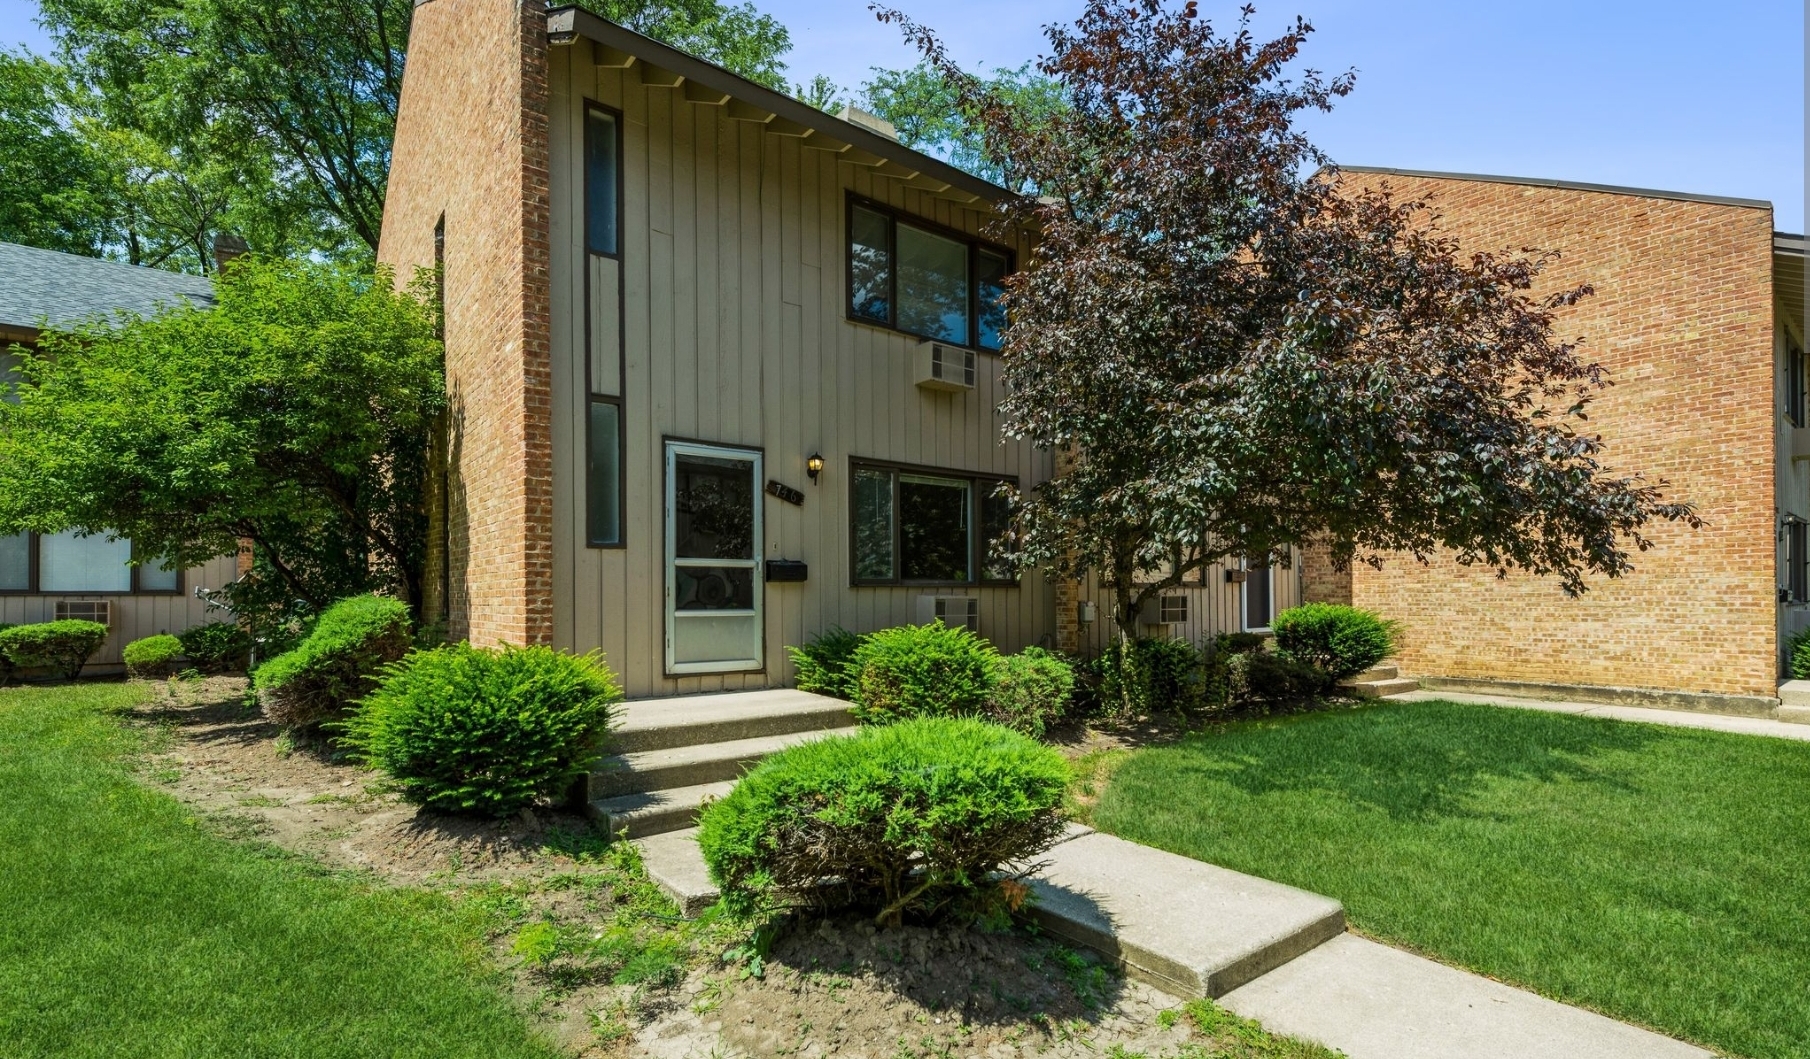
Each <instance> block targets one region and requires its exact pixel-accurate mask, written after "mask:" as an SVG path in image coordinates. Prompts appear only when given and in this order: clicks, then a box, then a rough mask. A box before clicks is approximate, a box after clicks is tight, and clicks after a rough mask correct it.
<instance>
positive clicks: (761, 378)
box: [551, 47, 1053, 696]
mask: <svg viewBox="0 0 1810 1059" xmlns="http://www.w3.org/2000/svg"><path fill="white" fill-rule="evenodd" d="M589 55H590V51H589V49H588V48H573V47H556V48H554V49H553V50H552V60H551V62H552V74H551V82H552V102H551V111H552V115H553V120H552V170H553V171H552V181H551V184H552V230H553V261H552V307H553V321H552V336H551V338H552V353H553V373H554V415H553V446H554V464H553V477H554V615H555V616H554V635H555V642H556V644H557V645H558V646H560V647H562V648H567V649H573V650H579V651H584V650H590V649H601V650H602V652H603V653H604V656H605V658H606V660H607V661H608V662H609V663H610V665H611V666H612V667H614V668H615V669H617V670H618V672H620V673H622V674H623V676H624V681H625V684H626V687H627V689H628V691H629V693H630V694H631V695H638V696H644V695H651V694H674V693H690V692H705V691H718V690H734V689H739V688H747V687H764V686H773V685H780V684H786V683H789V682H790V681H791V678H792V671H791V666H790V663H789V661H788V659H787V658H786V655H785V652H784V650H783V648H784V646H785V645H788V644H797V643H800V642H803V641H804V640H805V639H807V638H809V637H810V636H812V635H814V634H816V633H818V632H820V631H822V630H824V629H825V628H828V627H829V626H832V625H841V626H843V627H846V628H849V629H853V630H857V631H860V630H871V629H877V628H881V627H885V626H889V625H896V624H901V623H905V622H910V621H913V620H915V617H916V600H917V597H918V596H920V595H924V594H927V593H932V592H947V593H950V594H957V595H974V596H978V597H979V598H980V600H981V632H982V634H983V635H985V636H987V637H988V638H990V639H992V640H993V641H994V642H995V643H997V644H998V645H999V646H1000V647H1001V648H1002V649H1006V650H1015V649H1017V648H1019V647H1022V646H1024V645H1026V644H1033V643H1038V642H1040V641H1041V642H1045V643H1048V642H1050V639H1051V637H1052V635H1053V610H1052V595H1053V594H1052V591H1051V589H1050V586H1049V585H1047V584H1046V583H1045V582H1044V581H1043V579H1041V578H1038V577H1028V578H1026V579H1025V581H1024V583H1023V584H1022V585H1021V586H1019V587H975V588H965V589H926V588H910V587H899V588H894V587H884V588H866V587H864V588H853V587H850V584H849V580H850V557H849V551H850V543H849V517H848V501H849V473H850V472H849V461H850V459H852V458H866V459H873V460H880V461H889V462H895V463H902V464H913V465H921V466H924V467H934V468H942V469H947V470H952V471H966V472H972V473H977V474H994V475H1003V476H1008V477H1016V478H1017V479H1018V480H1019V481H1020V482H1021V483H1023V484H1027V485H1028V484H1030V483H1033V482H1036V481H1041V480H1043V479H1044V478H1047V477H1048V475H1049V473H1050V470H1051V460H1050V459H1049V458H1048V457H1047V456H1046V455H1044V454H1040V453H1037V452H1035V451H1034V450H1032V449H1031V448H1030V447H1029V446H1025V445H1003V444H1001V443H1000V441H999V431H998V422H997V418H996V416H995V414H994V411H993V409H994V407H995V405H996V404H997V402H998V400H999V397H1000V383H999V364H998V361H997V359H996V358H994V357H992V356H989V355H987V354H984V353H983V354H980V355H979V357H978V361H979V363H978V380H977V385H976V389H975V391H974V392H973V393H969V394H947V393H932V392H929V391H925V390H921V389H919V388H918V387H917V386H916V385H915V375H914V359H915V358H914V354H915V352H916V346H917V340H916V339H914V338H911V337H908V336H905V335H900V334H896V333H893V332H891V331H887V330H884V329H880V328H876V327H870V326H866V325H862V324H856V323H851V322H849V321H848V320H847V319H846V318H845V313H844V305H845V297H846V296H845V290H844V270H845V261H844V255H845V246H844V235H843V225H844V217H845V195H846V194H847V193H848V192H850V191H853V192H855V193H856V194H859V195H862V196H865V197H868V198H871V199H874V200H877V201H879V202H882V203H885V204H887V205H889V206H892V207H894V208H897V209H899V210H901V211H903V212H904V213H908V214H912V215H915V216H919V217H922V218H925V219H927V220H931V221H934V222H936V223H938V224H941V225H944V226H946V227H950V228H955V229H959V230H962V231H966V232H970V233H976V234H978V233H979V232H980V229H981V225H982V220H983V214H982V213H980V212H978V211H976V210H973V209H964V208H961V207H959V206H957V205H955V204H953V203H951V202H949V201H947V200H943V199H938V198H935V197H933V196H932V195H929V194H926V193H923V192H920V191H917V190H915V189H911V188H907V187H905V186H904V185H903V184H902V183H901V182H900V181H897V180H892V179H887V178H885V177H882V176H879V175H877V174H875V173H874V172H872V171H871V170H870V169H869V168H868V167H865V166H860V165H855V164H851V163H849V162H846V161H839V160H838V159H837V157H836V156H835V155H832V154H830V153H828V152H825V151H820V150H814V149H810V148H807V147H804V146H803V145H802V144H801V142H800V140H799V139H798V138H796V137H791V136H785V135H779V134H776V133H772V132H768V131H766V130H765V128H764V127H763V126H762V125H761V124H758V123H755V122H749V121H741V120H736V119H734V118H731V117H730V116H729V114H728V113H727V112H726V110H725V108H724V107H722V106H716V105H709V104H700V103H692V102H688V101H687V99H686V97H685V94H684V92H683V91H682V90H680V89H674V88H666V87H652V86H643V85H642V84H641V83H640V80H639V77H638V76H637V74H636V73H635V71H634V70H633V69H632V68H631V69H627V70H622V69H612V68H602V69H600V68H597V67H594V66H593V65H591V62H590V58H589ZM587 99H589V100H591V101H593V102H596V103H599V104H602V105H603V106H606V107H609V108H612V109H614V110H617V111H619V112H621V115H622V120H623V131H624V135H623V140H624V150H623V154H622V180H623V200H624V215H623V217H622V223H621V226H620V230H621V233H622V234H621V240H622V243H621V246H622V258H621V260H622V265H621V267H622V269H623V272H622V277H621V288H622V300H621V314H622V315H621V327H622V335H623V341H624V345H623V349H622V354H623V356H622V360H623V365H624V369H625V370H624V375H623V379H622V390H621V396H622V413H623V416H624V422H625V429H626V437H627V440H626V445H625V449H624V452H623V474H624V479H625V483H626V503H625V505H624V510H623V528H624V536H625V546H624V547H621V548H593V547H588V546H586V532H585V517H584V483H583V476H584V467H585V430H584V424H585V419H586V415H587V401H588V394H587V393H586V361H587V360H589V361H591V362H592V363H591V367H592V374H593V375H594V376H595V390H596V391H597V392H599V393H613V392H614V389H615V380H614V370H613V369H614V361H615V358H616V355H617V350H616V348H615V346H614V344H613V343H614V334H613V332H614V330H615V328H614V317H613V313H614V311H615V306H614V303H613V302H612V298H613V296H614V288H615V286H616V281H615V278H614V276H613V275H611V274H608V273H609V272H610V271H611V270H613V269H614V267H615V264H614V262H612V261H608V260H607V259H601V258H598V259H590V256H589V255H588V253H587V251H586V248H585V246H584V233H583V227H582V223H581V219H582V218H583V216H584V180H583V161H584V159H583V142H584V141H583V131H584V115H585V101H586V100H587ZM1016 249H1017V251H1018V252H1019V253H1020V254H1022V253H1023V251H1024V249H1025V248H1024V247H1022V246H1021V247H1018V248H1016ZM587 288H589V289H588V290H587ZM587 297H588V299H589V301H590V302H591V305H592V310H591V314H590V322H591V327H590V336H589V337H590V348H589V349H588V350H587V348H586V344H587V343H586V337H587V336H586V302H587ZM665 438H679V439H686V440H692V441H700V442H711V443H721V444H726V445H737V446H745V447H751V448H758V449H760V450H762V451H763V453H764V456H765V476H766V477H767V478H771V479H777V480H778V481H780V482H782V483H784V484H786V485H789V486H792V487H794V488H796V489H799V490H801V491H802V492H803V493H804V494H805V497H806V499H805V502H804V504H803V506H802V507H794V506H792V505H790V504H787V503H784V502H781V501H778V500H775V499H773V498H771V497H766V498H764V504H763V512H764V514H763V517H764V530H765V539H766V558H768V559H779V558H784V559H797V560H804V561H805V562H807V563H809V564H810V576H809V580H808V581H807V582H805V583H803V584H772V585H767V586H766V611H765V630H764V631H765V640H766V645H765V660H766V668H765V670H764V671H759V672H748V673H729V674H718V675H710V676H687V677H681V678H669V677H666V676H665V675H664V666H663V657H664V651H663V648H664V611H663V590H664V572H663V548H662V540H663V538H662V533H663V524H662V521H663V489H664V481H663V478H664V468H663V439H665ZM813 452H820V453H821V454H822V455H823V457H824V459H825V462H826V469H825V472H824V474H823V477H822V480H821V482H820V484H817V485H812V484H811V483H810V482H809V480H808V479H807V477H806V474H805V459H806V457H807V456H809V455H810V454H811V453H813Z"/></svg>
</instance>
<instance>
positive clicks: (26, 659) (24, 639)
mask: <svg viewBox="0 0 1810 1059" xmlns="http://www.w3.org/2000/svg"><path fill="white" fill-rule="evenodd" d="M106 642H107V627H106V626H105V625H102V624H101V623H100V622H98V621H76V620H74V619H66V620H64V621H47V622H43V623H41V624H38V625H15V626H13V627H12V628H10V629H7V630H6V631H4V632H0V655H5V656H6V659H7V661H9V662H11V663H12V665H13V667H14V668H15V669H49V670H52V671H54V672H56V673H57V674H58V675H60V676H63V677H66V678H68V679H70V680H74V679H75V678H76V677H79V676H81V675H82V667H83V666H85V665H87V664H88V659H90V658H92V657H94V652H96V651H98V650H100V649H101V644H103V643H106Z"/></svg>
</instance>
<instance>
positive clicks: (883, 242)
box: [848, 206, 892, 324]
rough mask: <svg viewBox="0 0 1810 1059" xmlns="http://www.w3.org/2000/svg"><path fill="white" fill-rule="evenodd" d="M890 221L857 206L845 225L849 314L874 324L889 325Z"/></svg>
mask: <svg viewBox="0 0 1810 1059" xmlns="http://www.w3.org/2000/svg"><path fill="white" fill-rule="evenodd" d="M891 226H892V222H891V221H890V220H888V219H887V218H886V216H885V215H884V214H879V213H875V212H874V211H872V210H864V209H862V208H861V207H859V206H856V207H854V209H853V210H851V211H850V215H849V225H848V311H849V313H850V315H853V316H859V317H861V318H863V319H866V320H873V321H874V322H876V323H882V324H889V323H891V322H892V237H891Z"/></svg>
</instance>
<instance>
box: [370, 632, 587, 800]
mask: <svg viewBox="0 0 1810 1059" xmlns="http://www.w3.org/2000/svg"><path fill="white" fill-rule="evenodd" d="M621 700H622V689H621V687H620V686H619V685H618V684H617V683H616V677H615V674H613V673H611V672H610V670H609V668H608V667H607V666H605V665H604V664H603V662H602V661H600V660H599V659H598V658H597V657H596V656H594V655H569V654H562V653H560V652H558V651H555V650H552V649H551V648H547V647H504V648H501V649H488V648H480V647H472V646H471V645H470V644H463V643H461V644H453V645H451V646H448V647H440V648H436V649H434V650H431V651H417V652H416V653H414V654H412V655H410V656H409V657H408V658H406V659H404V660H403V661H401V662H398V663H396V664H394V665H391V666H389V667H388V668H387V669H386V670H385V671H384V674H383V680H382V683H380V684H379V685H378V686H377V689H376V690H375V691H372V692H371V693H370V694H369V695H366V696H365V697H364V699H363V700H362V701H360V702H359V703H358V704H357V705H356V706H355V707H353V709H352V711H351V713H350V715H349V716H348V717H347V718H346V720H345V722H344V723H342V724H339V725H336V726H335V727H336V728H338V729H339V731H340V732H341V735H340V742H341V743H342V744H343V745H345V746H347V747H349V748H351V750H352V751H353V752H354V753H355V754H356V755H357V756H359V757H360V758H362V759H363V760H365V761H366V762H368V763H370V764H372V765H374V766H376V767H377V768H379V769H381V770H382V771H383V772H385V773H386V774H388V775H389V777H390V778H391V779H392V780H394V781H395V782H396V784H397V785H398V786H399V787H400V788H401V789H402V794H403V797H405V798H407V799H408V800H409V801H411V802H414V803H415V804H417V805H421V806H424V807H426V808H428V809H432V810H434V811H436V812H443V813H475V814H480V815H485V816H506V815H508V814H510V813H513V812H515V811H516V810H518V809H521V808H522V807H523V806H526V805H529V804H531V803H532V802H534V801H535V800H536V799H538V798H541V797H556V796H559V795H563V794H564V793H565V791H566V790H567V789H568V788H569V787H570V786H571V784H572V781H573V780H575V779H577V778H578V777H580V776H582V775H584V774H585V773H587V772H589V771H590V769H591V766H592V765H593V764H595V763H596V761H597V759H598V757H600V756H601V755H602V753H603V748H604V745H605V744H606V742H607V741H608V738H609V727H610V722H611V719H612V717H613V716H614V707H615V704H616V703H617V702H620V701H621Z"/></svg>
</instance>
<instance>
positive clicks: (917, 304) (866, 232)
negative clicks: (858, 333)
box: [848, 198, 1012, 349]
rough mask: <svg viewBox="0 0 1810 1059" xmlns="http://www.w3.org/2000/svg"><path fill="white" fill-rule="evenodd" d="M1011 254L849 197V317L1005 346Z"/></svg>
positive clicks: (908, 330) (928, 334)
mask: <svg viewBox="0 0 1810 1059" xmlns="http://www.w3.org/2000/svg"><path fill="white" fill-rule="evenodd" d="M1011 270H1012V258H1011V254H1010V253H1009V252H1007V251H1005V250H1002V249H1000V248H998V247H994V246H989V245H987V244H984V243H980V242H977V241H976V240H975V239H973V237H971V236H967V235H963V234H962V233H960V232H955V231H950V230H948V229H945V228H940V227H938V226H936V225H933V224H930V223H928V222H925V221H919V220H915V219H913V218H910V217H905V216H902V215H899V214H897V213H894V212H893V211H891V210H888V209H886V208H885V207H883V206H880V205H878V204H877V203H872V202H868V201H866V200H862V199H853V198H851V199H850V200H849V208H848V315H849V318H850V319H853V320H864V321H866V322H868V323H874V324H879V325H881V326H882V327H890V328H893V329H894V330H898V331H904V332H906V333H907V334H913V335H917V336H919V337H920V338H933V339H936V340H937V341H940V342H953V343H955V344H956V345H961V346H973V347H977V348H980V349H998V348H999V338H1000V332H1001V331H1003V330H1004V329H1005V315H1004V313H1003V312H1002V311H1001V309H1000V306H999V298H1000V295H1001V294H1002V293H1004V291H1005V277H1006V275H1007V273H1009V272H1011Z"/></svg>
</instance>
